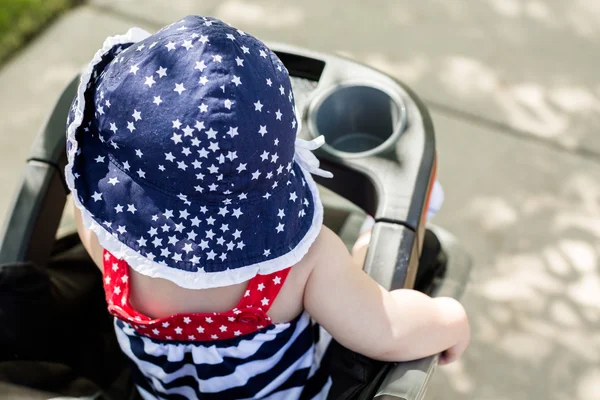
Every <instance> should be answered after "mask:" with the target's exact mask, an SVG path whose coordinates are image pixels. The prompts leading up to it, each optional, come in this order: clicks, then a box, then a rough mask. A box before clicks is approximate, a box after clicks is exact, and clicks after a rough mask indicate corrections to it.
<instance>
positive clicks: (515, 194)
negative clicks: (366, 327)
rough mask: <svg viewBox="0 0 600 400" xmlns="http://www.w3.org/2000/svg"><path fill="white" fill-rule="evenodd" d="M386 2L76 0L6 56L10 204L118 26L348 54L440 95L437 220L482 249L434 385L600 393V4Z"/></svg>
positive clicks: (3, 205) (2, 103) (2, 121)
mask: <svg viewBox="0 0 600 400" xmlns="http://www.w3.org/2000/svg"><path fill="white" fill-rule="evenodd" d="M374 3H376V6H375V5H373V6H371V7H370V8H368V9H367V8H365V6H364V4H366V3H365V2H360V3H359V2H358V1H346V2H318V3H317V2H316V1H315V0H307V1H305V2H291V1H279V2H276V1H274V0H273V1H261V2H249V1H242V0H226V1H216V0H210V1H203V2H195V1H191V0H186V1H178V2H164V1H158V0H152V1H142V0H120V1H117V0H93V1H91V2H90V4H89V5H87V6H83V7H80V8H78V9H76V10H74V11H72V12H70V13H68V14H67V15H65V16H64V17H62V18H61V19H60V20H58V21H57V22H56V23H55V24H53V25H52V26H51V27H50V28H49V29H48V30H47V31H45V32H44V34H43V35H41V36H40V37H39V38H37V39H36V40H35V41H34V42H33V43H31V44H30V45H29V46H28V47H27V48H26V49H24V51H22V52H21V53H20V54H18V55H17V57H15V58H14V59H13V60H12V61H11V62H10V63H8V64H6V65H4V66H3V67H2V69H0V88H1V90H0V132H2V135H0V154H1V155H2V160H3V161H2V163H0V181H1V182H2V187H3V192H2V195H0V213H2V215H3V214H4V212H5V210H6V209H7V207H8V203H9V201H10V198H9V197H10V195H11V194H12V193H13V192H14V189H15V187H16V184H17V183H18V181H19V172H20V168H21V166H22V165H23V161H22V160H24V159H25V157H26V155H27V153H28V150H29V146H30V144H31V142H32V140H33V137H34V136H35V134H36V133H37V129H38V128H39V126H40V124H41V122H42V121H43V119H44V117H45V114H46V113H47V112H48V110H49V109H50V107H51V105H52V104H53V102H54V101H55V99H56V98H57V96H58V94H59V93H60V91H61V90H62V88H63V87H64V86H65V85H66V83H67V82H68V81H69V80H70V79H71V78H72V76H73V75H74V74H75V73H76V72H77V71H78V70H79V68H80V67H81V66H82V65H84V64H85V63H86V62H87V61H88V60H89V59H90V58H91V57H92V55H93V54H94V52H95V51H96V50H97V49H98V48H99V47H100V46H101V44H102V41H103V39H104V38H105V37H106V36H108V35H112V34H116V33H121V32H125V31H126V30H127V29H128V28H129V27H130V26H132V25H138V26H141V27H143V28H145V29H148V30H155V29H156V28H158V27H160V26H162V25H164V24H166V23H168V22H172V21H173V20H176V19H179V18H180V17H182V16H185V15H187V14H191V13H199V14H205V15H213V16H216V17H219V18H222V19H224V20H226V21H227V22H230V23H232V24H234V25H237V26H239V27H240V28H241V29H244V30H246V31H248V32H250V33H253V34H254V35H256V36H258V37H259V38H261V39H263V40H270V41H279V42H286V43H290V44H294V45H298V46H303V47H309V48H313V49H315V50H319V51H326V52H338V53H342V54H344V55H348V56H351V57H353V58H356V59H357V60H359V61H361V62H365V63H367V64H370V65H372V66H374V67H377V68H380V69H383V70H385V71H387V72H390V73H391V74H393V75H395V76H396V77H398V78H400V79H401V80H403V81H405V82H407V83H408V84H410V85H411V86H412V87H413V88H414V89H415V90H416V91H417V93H419V94H420V95H421V96H422V97H423V98H424V99H425V100H426V102H427V103H428V105H429V106H430V108H431V110H432V114H433V119H434V124H435V126H436V131H437V140H438V152H439V157H440V168H439V173H440V179H441V181H442V182H443V184H444V185H445V190H446V203H445V206H444V209H443V210H442V212H441V213H440V215H439V216H438V217H437V219H436V221H435V222H436V223H437V224H439V225H442V226H444V227H446V228H447V229H449V230H450V231H452V232H453V233H455V234H456V235H457V236H458V237H459V239H460V240H461V241H462V242H463V243H464V244H465V245H466V247H467V248H468V250H469V251H470V252H471V254H473V256H474V260H475V271H474V275H473V279H472V282H471V284H470V287H469V289H468V291H467V293H466V295H465V298H464V304H465V306H466V307H467V310H468V312H469V314H470V316H471V322H472V326H473V343H472V345H471V347H470V349H469V351H468V352H467V354H466V355H465V357H464V358H463V359H462V360H461V361H460V362H458V363H455V364H453V365H451V366H449V367H446V368H443V369H440V370H439V372H438V373H437V374H436V376H435V380H434V382H433V384H432V385H431V389H430V392H429V395H428V396H429V398H430V399H440V400H442V399H445V400H446V399H450V400H454V399H456V400H458V399H477V400H505V399H507V400H508V399H511V400H521V399H523V400H525V399H549V400H559V399H560V400H563V399H574V400H592V399H598V398H600V336H599V335H598V334H597V332H598V328H600V250H599V249H600V179H599V177H600V139H599V136H598V135H597V134H596V124H597V122H600V100H599V96H600V76H599V75H598V74H597V73H596V71H598V70H599V67H600V58H598V57H595V58H594V57H592V55H594V54H596V55H597V54H598V53H599V52H598V50H599V49H598V47H599V46H600V45H598V43H599V42H598V37H600V32H599V31H598V29H599V28H597V27H598V26H600V24H598V22H600V7H599V6H597V5H596V2H594V0H578V1H573V2H559V1H557V0H552V1H550V0H547V1H517V0H511V1H508V0H503V1H500V0H497V1H481V2H474V1H457V2H443V1H439V0H424V1H421V2H416V1H408V0H406V1H381V2H374ZM371 4H373V3H371Z"/></svg>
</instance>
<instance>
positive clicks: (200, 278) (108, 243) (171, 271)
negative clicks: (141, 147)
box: [65, 28, 323, 289]
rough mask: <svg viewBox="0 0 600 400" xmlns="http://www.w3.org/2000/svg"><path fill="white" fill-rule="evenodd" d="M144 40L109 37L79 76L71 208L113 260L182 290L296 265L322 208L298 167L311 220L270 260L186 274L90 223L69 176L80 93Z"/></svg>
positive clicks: (139, 32) (70, 137)
mask: <svg viewBox="0 0 600 400" xmlns="http://www.w3.org/2000/svg"><path fill="white" fill-rule="evenodd" d="M148 36H150V34H149V33H148V32H146V31H144V30H143V29H140V28H132V29H130V30H129V31H128V32H127V33H126V34H125V35H119V36H112V37H109V38H108V39H106V40H105V41H104V45H103V46H102V49H100V50H99V51H98V52H97V53H96V55H95V56H94V58H93V59H92V61H91V62H90V64H89V65H88V67H87V69H86V70H85V71H84V73H83V74H82V75H81V80H80V82H79V88H78V90H77V109H76V110H75V116H74V119H73V122H71V124H70V125H69V127H68V128H67V141H69V142H70V143H71V149H70V150H69V152H68V154H67V158H68V163H67V166H66V167H65V179H66V181H67V185H68V187H69V189H71V193H72V197H73V201H74V202H75V206H76V207H77V208H78V209H79V210H80V211H81V216H82V219H83V224H84V226H85V227H87V228H88V229H90V230H92V231H93V232H95V233H96V236H97V237H98V242H99V243H100V245H101V246H102V247H103V248H104V249H106V250H107V251H109V252H110V253H112V254H113V255H114V256H115V257H117V258H119V259H123V260H125V261H126V262H127V263H128V264H129V266H130V267H131V268H133V269H134V270H135V271H137V272H139V273H140V274H142V275H146V276H149V277H152V278H163V279H167V280H169V281H171V282H173V283H175V284H176V285H178V286H180V287H182V288H185V289H208V288H215V287H221V286H230V285H235V284H238V283H242V282H245V281H248V280H250V279H252V278H253V277H254V276H256V275H257V274H270V273H273V272H277V271H281V270H283V269H286V268H288V267H291V266H293V265H295V264H297V263H298V262H299V261H300V260H301V259H302V258H303V257H304V256H305V255H306V253H307V252H308V250H309V249H310V247H311V245H312V244H313V242H314V241H315V239H316V238H317V236H318V235H319V233H320V231H321V226H322V225H323V205H322V204H321V200H320V198H319V191H318V189H317V184H316V183H315V181H314V180H313V178H312V176H311V175H310V173H309V172H308V171H307V170H306V169H305V168H304V167H303V166H302V165H301V164H299V165H300V169H301V170H302V173H303V175H304V178H305V180H306V183H307V185H308V188H309V189H310V191H311V193H312V198H313V204H314V213H313V220H312V223H311V227H310V229H309V230H308V232H307V233H306V235H304V237H303V238H302V240H301V241H300V242H299V243H298V244H297V245H296V247H295V248H293V249H291V250H290V251H289V252H288V253H286V254H284V255H282V256H279V257H277V258H274V259H271V260H267V261H263V262H260V263H256V264H252V265H247V266H244V267H241V268H238V269H233V270H225V271H221V272H210V273H209V272H189V271H182V270H179V269H176V268H171V267H168V266H166V265H162V264H158V263H156V262H154V261H151V260H149V259H147V258H146V257H144V256H142V255H141V254H139V253H137V252H136V251H135V250H133V249H132V248H130V247H129V246H127V245H125V244H123V243H121V242H120V241H119V240H118V239H117V238H116V237H115V236H113V235H112V234H111V233H110V232H108V231H107V230H106V229H104V227H103V226H102V225H100V224H99V223H98V222H96V221H95V220H94V218H93V217H92V214H90V213H89V212H88V211H87V210H86V209H85V207H84V206H83V205H82V204H81V202H80V201H79V196H78V194H77V190H76V188H75V177H74V176H73V163H74V159H75V154H76V153H77V149H78V146H77V141H76V139H75V133H76V131H77V128H78V127H79V126H80V125H81V122H82V120H83V111H84V109H85V97H84V93H85V90H86V88H87V84H88V83H89V81H90V78H91V75H92V73H93V69H94V66H96V65H97V64H98V63H99V62H100V61H101V60H102V56H103V55H104V54H105V53H106V52H108V51H109V50H110V49H111V48H113V47H114V46H115V45H118V44H125V43H136V42H138V41H140V40H144V39H146V38H147V37H148ZM305 158H306V157H305Z"/></svg>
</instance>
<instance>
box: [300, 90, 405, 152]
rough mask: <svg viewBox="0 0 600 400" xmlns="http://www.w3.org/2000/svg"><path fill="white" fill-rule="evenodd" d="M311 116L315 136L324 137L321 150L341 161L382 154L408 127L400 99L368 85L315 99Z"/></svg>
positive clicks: (334, 92) (333, 91)
mask: <svg viewBox="0 0 600 400" xmlns="http://www.w3.org/2000/svg"><path fill="white" fill-rule="evenodd" d="M308 115H309V124H310V128H311V131H312V133H313V135H315V136H319V135H323V136H324V137H325V143H326V144H325V145H324V146H323V147H322V149H323V150H324V151H326V152H328V153H330V154H331V155H333V156H336V157H340V158H357V157H367V156H372V155H376V154H380V153H383V152H385V151H386V150H389V149H390V148H391V147H392V145H393V144H394V143H395V142H396V140H397V139H398V137H399V136H400V134H401V133H402V131H403V130H404V127H405V126H406V109H405V106H404V102H403V101H402V99H401V98H400V96H398V95H396V94H393V93H391V92H390V91H388V90H385V89H380V88H378V87H375V86H371V85H367V84H346V85H338V86H335V87H333V88H332V89H330V90H328V91H326V92H324V93H323V94H322V95H321V96H318V97H317V98H315V99H314V101H313V102H312V104H311V107H310V109H309V114H308Z"/></svg>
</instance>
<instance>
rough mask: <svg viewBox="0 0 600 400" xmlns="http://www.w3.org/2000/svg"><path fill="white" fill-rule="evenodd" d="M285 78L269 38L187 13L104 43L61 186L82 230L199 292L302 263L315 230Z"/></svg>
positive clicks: (150, 271)
mask: <svg viewBox="0 0 600 400" xmlns="http://www.w3.org/2000/svg"><path fill="white" fill-rule="evenodd" d="M298 124H299V121H298V120H297V117H296V113H295V106H294V96H293V93H292V87H291V83H290V79H289V75H288V72H287V70H286V68H285V67H284V66H283V64H282V63H281V61H280V60H279V59H278V57H277V56H276V55H275V54H274V53H273V52H272V51H271V50H269V49H268V48H267V47H266V46H265V45H264V44H263V43H262V42H260V41H259V40H257V39H256V38H254V37H252V36H251V35H249V34H246V33H244V32H242V31H240V30H238V29H235V28H233V27H231V26H229V25H227V24H225V23H223V22H221V21H219V20H216V19H212V18H205V17H198V16H189V17H186V18H184V19H182V20H181V21H179V22H177V23H174V24H172V25H169V26H167V27H165V28H163V29H161V30H160V31H158V32H157V33H156V34H154V35H150V34H149V33H147V32H145V31H143V30H141V29H138V28H133V29H131V30H130V31H129V32H127V34H125V35H122V36H115V37H111V38H108V39H107V40H106V41H105V43H104V46H103V48H102V49H101V50H99V51H98V53H96V55H95V57H94V59H93V60H92V62H91V63H90V64H89V66H88V68H87V70H86V71H85V72H84V74H83V75H82V77H81V82H80V85H79V90H78V93H77V96H76V98H75V100H74V101H73V105H72V107H71V112H70V114H69V117H68V121H67V150H68V165H67V167H66V169H65V172H66V180H67V184H68V186H69V188H70V189H71V191H72V194H73V199H74V202H75V204H76V206H77V207H78V208H79V209H80V210H81V214H82V216H83V221H84V224H85V225H86V226H87V227H88V228H90V229H92V230H93V231H94V232H95V233H96V234H97V236H98V240H99V242H100V244H101V245H102V246H103V247H104V248H105V249H106V250H108V251H110V252H111V253H113V254H114V255H115V256H116V257H119V258H121V259H124V260H125V261H127V263H128V264H129V265H130V266H131V267H132V268H133V269H134V270H136V271H137V272H139V273H141V274H144V275H148V276H151V277H158V278H164V279H168V280H170V281H172V282H174V283H175V284H177V285H179V286H181V287H184V288H190V289H201V288H211V287H218V286H226V285H232V284H236V283H241V282H243V281H246V280H248V279H250V278H252V277H253V276H255V275H256V274H267V273H272V272H275V271H278V270H281V269H285V268H288V267H290V266H292V265H294V264H296V263H297V262H298V261H300V259H301V258H302V257H303V256H304V255H305V254H306V252H307V251H308V249H309V247H310V246H311V244H312V243H313V242H314V240H315V238H316V237H317V235H318V233H319V231H320V229H321V225H322V218H323V210H322V205H321V202H320V199H319V195H318V192H317V188H316V185H315V182H314V181H313V179H312V177H311V173H315V174H319V175H322V176H331V175H330V174H329V173H327V172H325V171H322V170H320V169H319V168H318V161H317V160H316V157H315V156H314V155H313V154H312V152H311V151H310V150H314V149H315V148H317V147H318V146H319V145H320V144H322V139H320V138H319V139H317V140H315V141H311V142H306V141H303V140H301V139H297V138H296V132H297V130H298Z"/></svg>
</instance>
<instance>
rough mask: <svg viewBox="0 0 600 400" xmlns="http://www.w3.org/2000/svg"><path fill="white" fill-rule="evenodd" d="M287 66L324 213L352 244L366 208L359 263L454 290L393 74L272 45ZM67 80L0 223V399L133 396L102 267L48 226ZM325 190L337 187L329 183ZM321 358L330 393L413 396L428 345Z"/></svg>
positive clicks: (425, 165)
mask: <svg viewBox="0 0 600 400" xmlns="http://www.w3.org/2000/svg"><path fill="white" fill-rule="evenodd" d="M271 48H272V49H273V50H274V51H275V53H277V55H278V56H279V58H280V59H281V60H282V62H283V63H284V64H285V65H286V67H287V69H288V70H289V73H290V76H291V77H292V86H293V90H294V94H295V99H296V104H297V107H298V114H299V119H301V120H302V122H303V124H302V128H301V130H300V133H299V135H300V136H301V137H304V138H307V139H310V138H312V137H314V136H317V135H323V136H325V139H326V142H327V145H324V146H323V147H322V148H321V149H320V150H318V152H317V155H318V157H319V159H320V160H321V165H322V166H323V168H324V169H326V170H329V171H332V172H333V173H334V175H335V178H334V179H329V180H317V182H318V183H319V184H320V185H323V186H324V187H326V188H327V189H323V190H324V193H323V194H322V198H323V203H324V207H325V224H326V225H328V226H329V227H330V228H331V229H333V230H334V231H336V232H337V233H338V234H339V235H340V237H342V239H343V240H344V241H345V242H346V243H347V244H350V243H352V242H353V241H354V239H355V238H356V236H357V233H358V230H359V228H360V224H361V222H362V221H363V220H364V216H365V215H366V214H368V215H371V216H373V218H374V219H375V222H376V223H375V225H374V227H373V232H372V238H371V243H370V245H369V250H368V253H367V258H366V261H365V265H364V270H365V272H366V273H368V274H369V275H370V276H371V277H372V278H373V279H375V280H376V281H377V282H379V283H380V284H381V285H382V286H384V287H386V288H388V289H396V288H414V289H417V290H420V291H422V292H424V293H427V294H429V295H432V296H435V295H444V296H451V297H455V298H458V297H460V295H461V294H462V292H463V290H464V287H465V284H466V282H467V280H468V276H469V272H470V268H471V263H470V259H469V257H468V256H467V254H466V253H465V251H464V250H463V249H462V248H461V247H460V245H459V244H458V243H457V241H456V240H455V239H454V238H453V236H452V235H451V234H449V233H448V232H446V231H444V230H442V229H440V228H436V227H432V226H428V227H427V228H426V226H425V225H426V224H425V221H426V214H427V209H428V203H429V196H430V193H431V189H432V187H433V183H434V181H435V172H436V154H435V137H434V131H433V125H432V122H431V119H430V117H429V114H428V112H427V110H426V108H425V106H424V105H423V104H422V103H421V102H420V100H419V99H418V98H417V96H416V95H415V94H414V93H412V91H410V89H409V88H407V87H406V86H405V85H403V84H402V83H400V82H398V81H396V80H394V79H392V78H390V77H388V76H387V75H384V74H382V73H380V72H378V71H375V70H373V69H371V68H368V67H366V66H364V65H360V64H357V63H354V62H352V61H349V60H346V59H342V58H339V57H335V56H330V55H324V54H319V53H314V52H310V51H307V50H303V49H298V48H292V47H288V46H284V45H277V44H274V45H272V46H271ZM76 88H77V78H76V79H74V80H73V81H72V82H71V83H70V84H69V86H68V87H67V88H66V89H65V90H64V92H63V93H62V95H61V97H60V98H59V100H58V102H57V104H56V106H55V108H54V110H52V112H51V114H50V117H49V119H48V121H47V123H46V124H45V125H44V127H43V128H42V131H41V133H40V134H39V135H38V138H37V139H36V142H35V143H34V146H33V149H32V152H31V155H30V157H29V159H28V160H27V164H26V167H25V171H24V174H23V181H22V184H21V188H20V190H19V192H18V193H17V194H16V198H15V201H14V204H13V208H12V210H11V211H10V213H9V215H8V218H7V222H6V224H5V226H4V228H3V230H2V231H0V398H2V399H58V398H61V399H67V398H68V399H74V398H85V399H136V398H138V397H137V392H136V390H135V388H134V386H133V383H132V381H131V377H130V373H129V369H128V365H127V362H126V360H125V358H124V356H123V355H122V354H121V353H120V349H119V347H118V344H117V342H116V338H115V336H114V332H113V327H112V317H110V315H109V314H108V312H107V309H106V304H105V300H104V292H103V288H102V279H101V275H100V272H99V271H98V270H97V268H95V266H94V265H93V263H92V261H91V260H90V259H89V257H88V256H87V254H86V252H85V250H84V249H83V247H82V246H81V244H80V242H79V239H78V237H77V235H76V233H70V234H67V235H65V236H63V237H60V238H57V237H56V236H57V235H56V232H57V228H58V226H59V224H60V222H61V217H62V214H63V210H64V207H65V203H66V200H67V196H68V191H67V190H66V184H65V181H64V176H63V171H64V167H65V164H66V153H65V134H64V123H65V121H66V115H67V112H68V109H69V106H70V102H71V100H72V98H73V96H74V94H75V91H76ZM332 193H335V194H332ZM323 360H324V361H323V362H326V363H328V364H327V366H328V368H329V370H330V374H331V377H332V380H333V385H332V387H331V390H330V395H329V398H332V399H380V400H384V399H404V400H417V399H422V398H423V397H424V394H425V390H426V388H427V384H428V381H429V379H430V377H431V376H432V374H433V372H434V369H435V366H436V362H437V357H428V358H425V359H421V360H416V361H411V362H404V363H385V362H379V361H375V360H371V359H368V358H366V357H364V356H362V355H360V354H357V353H354V352H352V351H350V350H348V349H345V348H343V347H342V346H341V345H339V344H338V343H336V342H335V341H332V342H331V344H330V345H329V347H328V349H327V351H326V353H325V355H324V358H323Z"/></svg>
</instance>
